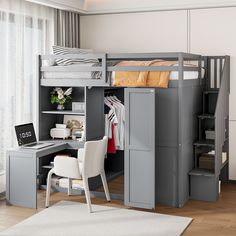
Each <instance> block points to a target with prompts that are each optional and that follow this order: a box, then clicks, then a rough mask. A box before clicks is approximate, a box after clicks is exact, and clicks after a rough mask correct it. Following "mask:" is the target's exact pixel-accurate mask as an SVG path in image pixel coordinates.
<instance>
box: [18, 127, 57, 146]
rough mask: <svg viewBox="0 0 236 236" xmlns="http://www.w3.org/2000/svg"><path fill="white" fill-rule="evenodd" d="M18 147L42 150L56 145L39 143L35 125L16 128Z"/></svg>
mask: <svg viewBox="0 0 236 236" xmlns="http://www.w3.org/2000/svg"><path fill="white" fill-rule="evenodd" d="M15 131H16V137H17V141H18V145H19V146H20V147H22V148H30V149H41V148H45V147H48V146H52V145H54V143H43V142H37V139H36V135H35V131H34V125H33V123H29V124H22V125H17V126H15Z"/></svg>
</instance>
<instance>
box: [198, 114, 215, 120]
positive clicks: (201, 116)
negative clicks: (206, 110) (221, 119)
mask: <svg viewBox="0 0 236 236" xmlns="http://www.w3.org/2000/svg"><path fill="white" fill-rule="evenodd" d="M198 118H200V119H215V115H213V114H202V115H199V116H198Z"/></svg>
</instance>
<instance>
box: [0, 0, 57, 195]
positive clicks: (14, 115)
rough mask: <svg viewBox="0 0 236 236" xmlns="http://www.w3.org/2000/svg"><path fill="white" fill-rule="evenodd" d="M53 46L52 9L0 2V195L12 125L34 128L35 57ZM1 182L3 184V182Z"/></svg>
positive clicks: (21, 1)
mask: <svg viewBox="0 0 236 236" xmlns="http://www.w3.org/2000/svg"><path fill="white" fill-rule="evenodd" d="M52 44H53V9H52V8H49V7H45V6H41V5H38V4H34V3H29V2H26V1H24V0H0V193H1V191H2V190H3V188H4V187H3V186H2V185H1V178H3V176H2V175H1V173H3V172H4V170H5V168H6V165H5V163H6V151H7V149H9V148H11V147H14V146H15V145H16V137H15V132H14V125H16V124H20V123H27V122H34V124H35V126H37V106H36V104H37V86H38V78H37V70H38V68H37V66H36V58H37V54H45V53H48V52H49V49H50V48H51V45H52ZM2 182H4V181H2Z"/></svg>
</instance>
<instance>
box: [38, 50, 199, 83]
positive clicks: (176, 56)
mask: <svg viewBox="0 0 236 236" xmlns="http://www.w3.org/2000/svg"><path fill="white" fill-rule="evenodd" d="M74 58H75V59H97V60H99V61H100V62H101V66H92V67H91V66H86V65H85V66H73V67H70V69H69V70H68V67H67V66H44V63H42V62H43V61H49V62H50V61H51V60H56V59H74ZM155 59H163V60H171V61H176V62H177V63H178V66H177V65H173V66H109V65H108V64H107V62H108V61H113V60H114V61H120V60H155ZM39 61H40V66H39V68H40V73H41V75H42V76H43V73H44V72H55V73H56V72H68V71H69V72H95V71H98V72H101V73H102V78H101V79H99V80H98V79H89V80H88V79H79V80H78V81H76V80H74V79H73V80H71V81H67V83H66V81H63V80H60V81H58V80H56V79H47V81H46V80H41V85H47V86H54V85H55V84H57V85H58V86H64V84H70V86H111V81H110V79H109V77H108V76H107V72H112V71H177V72H178V73H179V86H180V87H181V86H182V85H181V84H182V82H181V81H182V80H183V78H184V71H198V72H199V73H198V74H199V78H198V79H199V81H200V82H199V83H201V78H202V76H201V66H202V56H201V55H197V54H191V53H183V52H174V53H172V52H169V53H118V54H106V53H91V54H85V55H78V54H67V55H41V56H39ZM186 61H187V62H192V61H197V66H185V64H184V63H185V62H186ZM42 76H41V77H42Z"/></svg>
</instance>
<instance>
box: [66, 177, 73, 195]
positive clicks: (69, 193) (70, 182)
mask: <svg viewBox="0 0 236 236" xmlns="http://www.w3.org/2000/svg"><path fill="white" fill-rule="evenodd" d="M71 189H72V179H71V178H68V190H67V194H68V195H69V196H70V195H72V194H71Z"/></svg>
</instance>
